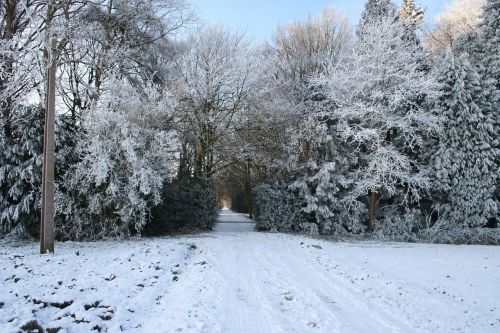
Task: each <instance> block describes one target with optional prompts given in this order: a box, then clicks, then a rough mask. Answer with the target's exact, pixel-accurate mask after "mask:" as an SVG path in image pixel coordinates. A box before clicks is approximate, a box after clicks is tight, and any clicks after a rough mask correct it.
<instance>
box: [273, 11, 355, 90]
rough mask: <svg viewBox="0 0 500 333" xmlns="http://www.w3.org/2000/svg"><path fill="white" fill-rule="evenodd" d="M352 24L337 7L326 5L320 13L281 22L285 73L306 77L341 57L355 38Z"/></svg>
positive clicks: (277, 40) (278, 42) (277, 39)
mask: <svg viewBox="0 0 500 333" xmlns="http://www.w3.org/2000/svg"><path fill="white" fill-rule="evenodd" d="M351 33H352V32H351V27H350V24H349V21H348V20H347V18H346V17H345V16H343V15H342V14H339V13H338V12H337V10H336V9H335V8H334V7H326V8H324V9H323V10H322V12H321V14H320V15H319V16H317V17H309V18H308V19H307V20H305V21H303V22H300V21H293V22H290V23H288V25H286V26H279V27H278V29H277V31H276V33H275V35H274V37H273V41H274V51H275V52H276V56H277V59H279V61H278V66H279V67H278V68H279V69H280V72H281V76H284V77H285V78H295V79H299V80H304V79H306V78H307V76H310V75H311V74H313V73H318V72H321V71H322V70H323V67H324V66H325V65H326V64H327V63H328V62H329V61H331V58H338V56H339V54H340V53H341V52H342V51H343V50H344V49H345V48H346V47H347V46H348V45H349V43H350V42H351Z"/></svg>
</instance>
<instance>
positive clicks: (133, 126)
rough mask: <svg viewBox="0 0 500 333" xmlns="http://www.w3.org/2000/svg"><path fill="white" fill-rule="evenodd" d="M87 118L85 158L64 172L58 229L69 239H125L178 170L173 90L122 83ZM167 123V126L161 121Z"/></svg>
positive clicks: (81, 147) (81, 143)
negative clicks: (172, 124)
mask: <svg viewBox="0 0 500 333" xmlns="http://www.w3.org/2000/svg"><path fill="white" fill-rule="evenodd" d="M107 88H108V90H107V91H106V92H105V95H104V96H102V97H101V98H100V100H99V101H98V102H97V103H96V104H95V106H94V107H93V108H92V110H90V112H89V113H88V115H87V116H86V117H85V118H84V119H83V120H82V134H81V136H80V137H79V140H78V144H77V147H76V152H77V154H78V156H79V161H78V163H76V164H75V165H73V166H72V167H71V168H69V170H68V171H67V172H66V174H65V179H64V182H63V183H62V184H61V187H63V188H64V190H62V191H60V192H59V193H58V206H57V210H58V212H59V213H60V214H62V215H63V216H64V219H63V221H62V222H61V223H60V224H58V225H57V226H56V231H57V235H58V237H59V238H63V239H97V238H105V237H121V236H126V235H129V234H130V233H135V232H140V231H141V229H142V228H143V227H144V225H145V224H146V222H147V220H148V217H149V210H150V208H151V207H153V206H155V205H157V204H159V203H160V202H161V191H162V188H163V184H164V183H165V182H166V181H167V180H169V179H171V178H172V177H173V176H174V174H175V171H176V168H177V162H176V160H177V156H176V149H177V146H178V144H177V139H176V133H175V132H174V131H170V130H164V129H162V128H165V126H166V125H165V123H166V124H167V125H168V122H169V119H170V117H171V115H170V111H171V110H172V105H171V103H170V101H169V99H168V95H165V93H163V94H161V93H160V92H159V91H158V90H157V89H156V87H146V88H145V89H144V90H142V91H139V90H138V89H136V88H134V87H133V86H131V85H130V84H129V83H127V82H126V81H122V80H115V81H114V82H112V83H110V85H109V86H108V87H107ZM162 125H163V126H162Z"/></svg>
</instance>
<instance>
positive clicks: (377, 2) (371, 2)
mask: <svg viewBox="0 0 500 333" xmlns="http://www.w3.org/2000/svg"><path fill="white" fill-rule="evenodd" d="M396 12H397V7H396V5H395V4H394V3H392V1H391V0H368V2H367V3H366V4H365V9H364V10H363V13H362V14H361V20H360V22H359V25H358V27H357V29H356V35H357V36H358V38H362V37H363V35H364V34H365V33H366V30H367V28H368V27H369V26H371V25H372V24H374V23H376V22H379V21H381V20H383V19H385V18H386V17H389V16H392V17H394V18H395V17H396Z"/></svg>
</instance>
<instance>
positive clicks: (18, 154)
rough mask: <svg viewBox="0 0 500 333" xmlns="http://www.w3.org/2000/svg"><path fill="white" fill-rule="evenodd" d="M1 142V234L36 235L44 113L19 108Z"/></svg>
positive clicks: (34, 109)
mask: <svg viewBox="0 0 500 333" xmlns="http://www.w3.org/2000/svg"><path fill="white" fill-rule="evenodd" d="M10 120H11V126H10V131H9V135H8V136H6V135H2V138H1V139H0V148H1V149H0V234H5V233H9V232H14V233H15V234H18V235H21V234H22V235H26V234H31V235H33V234H34V233H36V229H37V223H38V219H39V199H40V185H41V173H42V172H41V170H42V142H43V110H42V108H41V107H33V106H18V107H16V109H15V112H14V113H12V114H11V119H10Z"/></svg>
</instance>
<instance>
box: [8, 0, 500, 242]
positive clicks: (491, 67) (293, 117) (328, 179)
mask: <svg viewBox="0 0 500 333" xmlns="http://www.w3.org/2000/svg"><path fill="white" fill-rule="evenodd" d="M478 8H482V7H478ZM457 12H459V13H462V12H463V11H457ZM499 13H500V1H494V0H490V1H486V4H485V6H484V10H482V13H471V15H476V16H477V17H473V19H471V22H474V24H468V25H467V26H466V27H461V26H460V27H455V26H453V22H455V21H454V20H449V19H448V18H449V17H447V16H443V17H444V19H442V21H440V24H438V25H436V26H435V27H433V28H432V29H430V30H426V31H423V29H422V22H423V17H424V12H423V10H421V9H420V8H419V7H418V6H417V5H416V4H415V3H414V1H411V0H405V1H404V3H403V4H402V6H401V7H398V6H396V5H395V4H393V3H392V2H391V1H388V0H370V1H368V2H367V4H366V7H365V10H364V12H363V15H362V19H361V21H360V22H359V23H358V24H357V25H356V27H355V28H354V27H353V26H352V25H351V24H350V23H349V22H348V20H347V19H346V18H345V17H344V16H342V15H341V14H339V13H338V12H336V11H335V9H333V8H326V9H325V10H324V11H323V12H322V13H321V14H320V15H319V16H318V17H315V18H309V19H307V20H306V21H303V22H294V23H290V24H289V25H287V26H283V27H278V29H277V31H276V33H275V35H274V38H273V42H272V43H265V44H260V45H255V44H252V43H250V42H249V41H248V40H247V39H246V38H245V36H243V35H242V34H239V33H235V32H232V31H230V30H228V29H227V28H224V27H218V26H204V25H200V24H198V23H197V22H196V20H195V19H194V17H195V16H194V15H193V12H192V10H191V8H190V6H189V4H187V3H185V2H184V1H179V0H166V1H165V0H163V1H156V0H148V1H135V0H130V1H116V0H114V1H111V0H107V1H106V0H100V1H92V2H91V1H85V0H61V1H41V0H40V1H38V0H30V1H28V0H6V1H4V2H3V3H2V4H1V5H0V40H1V43H0V100H1V105H0V108H1V111H2V112H1V118H0V234H2V235H17V236H22V235H31V236H36V235H37V233H38V228H39V217H40V184H41V164H42V142H43V117H44V99H45V96H44V95H45V88H44V76H45V68H46V64H47V61H48V58H49V57H57V61H58V71H57V112H58V117H57V118H58V119H57V123H56V235H57V237H58V238H59V239H77V240H81V239H100V238H108V237H124V236H130V235H134V234H141V233H142V234H147V235H156V234H161V233H165V232H169V231H172V230H175V229H194V228H198V229H210V228H211V227H212V226H213V223H214V222H215V218H216V216H217V211H218V207H217V201H219V202H221V201H223V200H224V202H226V203H231V201H232V205H233V206H234V207H235V208H239V209H240V210H246V209H252V208H253V212H254V213H255V215H256V220H257V222H258V227H259V228H260V229H263V230H277V231H284V232H308V233H312V234H328V235H332V234H334V235H377V236H378V237H383V238H390V239H398V240H416V239H429V240H434V241H450V242H472V241H474V242H498V239H500V237H499V236H498V230H499V229H498V208H499V203H498V198H499V193H498V188H499V186H498V184H499V178H498V177H499V146H498V144H499V143H498V133H499V130H498V124H499V112H500V111H499V105H500V103H499V98H500V87H499V84H500V70H499V68H500V60H499V57H500V50H499V48H500V43H499V36H500V28H499V27H498V25H499V19H498V17H499ZM450 22H451V23H450ZM450 26H451V27H452V28H453V29H451V28H450ZM449 31H453V34H450V33H449ZM442 36H446V38H442ZM51 38H55V39H57V52H56V54H52V53H51V52H48V51H47V50H48V48H47V46H48V45H47V44H48V42H49V40H50V39H51ZM40 50H45V51H44V52H41V51H40ZM252 206H253V207H252Z"/></svg>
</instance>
